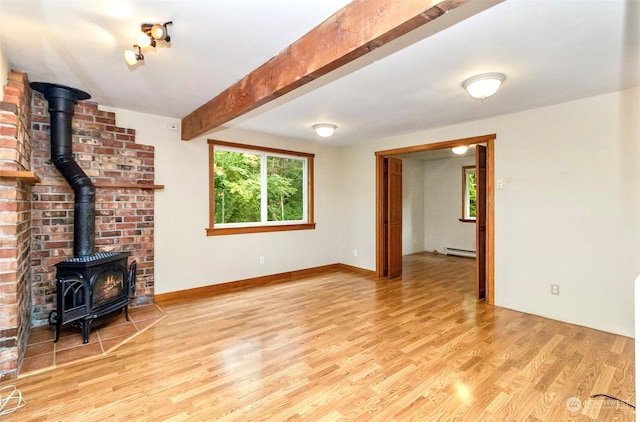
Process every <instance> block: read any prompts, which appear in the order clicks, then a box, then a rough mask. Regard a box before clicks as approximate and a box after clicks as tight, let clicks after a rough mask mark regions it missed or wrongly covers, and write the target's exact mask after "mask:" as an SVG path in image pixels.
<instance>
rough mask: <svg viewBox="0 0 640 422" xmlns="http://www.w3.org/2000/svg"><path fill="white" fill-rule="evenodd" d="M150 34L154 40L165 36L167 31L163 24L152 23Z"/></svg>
mask: <svg viewBox="0 0 640 422" xmlns="http://www.w3.org/2000/svg"><path fill="white" fill-rule="evenodd" d="M151 36H152V37H153V38H155V39H156V40H163V39H165V37H166V36H167V31H166V30H165V28H164V25H160V24H159V23H157V24H155V25H153V26H152V27H151Z"/></svg>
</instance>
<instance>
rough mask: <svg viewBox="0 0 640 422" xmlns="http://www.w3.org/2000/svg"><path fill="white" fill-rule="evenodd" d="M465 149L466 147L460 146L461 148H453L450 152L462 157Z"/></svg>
mask: <svg viewBox="0 0 640 422" xmlns="http://www.w3.org/2000/svg"><path fill="white" fill-rule="evenodd" d="M467 149H468V147H467V146H466V145H462V146H459V147H453V148H451V151H452V152H453V153H454V154H457V155H462V154H464V153H465V152H467Z"/></svg>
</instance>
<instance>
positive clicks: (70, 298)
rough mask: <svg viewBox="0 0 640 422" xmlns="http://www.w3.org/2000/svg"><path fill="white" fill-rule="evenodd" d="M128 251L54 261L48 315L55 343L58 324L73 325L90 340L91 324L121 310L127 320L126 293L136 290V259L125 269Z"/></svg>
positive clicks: (127, 301) (83, 339) (86, 339)
mask: <svg viewBox="0 0 640 422" xmlns="http://www.w3.org/2000/svg"><path fill="white" fill-rule="evenodd" d="M128 257H129V253H128V252H99V253H96V254H93V255H90V256H85V257H78V258H72V259H68V260H66V261H63V262H60V263H58V264H56V270H57V271H56V289H57V291H56V298H57V306H56V310H54V311H51V313H50V314H49V324H51V325H52V326H53V327H54V332H55V336H54V340H53V341H54V343H55V342H57V341H58V336H59V333H60V327H61V326H62V325H64V324H73V325H75V326H79V327H80V328H81V329H82V341H83V343H88V342H89V330H90V327H91V323H92V322H93V321H94V320H96V319H98V318H101V317H103V316H105V315H108V314H111V313H114V312H116V311H121V310H122V309H124V312H125V317H126V319H127V321H128V320H129V295H130V294H133V293H135V285H136V275H135V274H136V262H135V261H134V262H133V263H132V264H131V267H129V268H127V259H128Z"/></svg>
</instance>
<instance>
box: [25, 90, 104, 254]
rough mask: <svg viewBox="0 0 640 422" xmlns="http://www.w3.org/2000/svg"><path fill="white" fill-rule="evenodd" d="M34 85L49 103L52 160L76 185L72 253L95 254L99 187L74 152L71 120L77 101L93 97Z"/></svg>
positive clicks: (63, 174) (74, 185) (74, 187)
mask: <svg viewBox="0 0 640 422" xmlns="http://www.w3.org/2000/svg"><path fill="white" fill-rule="evenodd" d="M31 88H32V89H34V90H35V91H38V92H41V93H42V94H44V98H45V99H46V100H47V101H48V102H49V116H50V119H51V120H50V131H51V133H50V135H51V136H50V137H51V161H52V162H53V164H54V165H55V166H56V168H57V169H58V170H59V171H60V173H61V174H62V176H63V177H64V178H65V179H66V180H67V182H68V183H69V185H70V186H71V187H72V188H73V192H74V194H75V199H74V216H73V256H74V257H76V258H79V257H84V256H89V255H92V254H93V249H94V245H95V238H96V235H95V210H96V205H95V200H96V189H95V187H94V186H93V183H92V182H91V179H89V177H88V176H87V175H86V174H85V172H84V171H83V170H82V168H80V166H79V165H78V163H77V162H76V161H75V160H74V158H73V154H72V145H73V141H72V139H73V138H72V131H71V119H72V117H73V112H74V106H75V104H76V103H77V102H78V100H87V99H89V98H91V96H90V95H89V94H87V93H86V92H84V91H80V90H78V89H75V88H70V87H68V86H64V85H57V84H50V83H45V82H33V83H31Z"/></svg>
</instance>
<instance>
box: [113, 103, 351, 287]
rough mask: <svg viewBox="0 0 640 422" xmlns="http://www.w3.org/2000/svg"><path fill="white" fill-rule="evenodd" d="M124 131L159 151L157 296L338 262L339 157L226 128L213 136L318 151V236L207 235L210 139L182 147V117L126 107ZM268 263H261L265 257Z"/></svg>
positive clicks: (121, 116) (119, 114) (121, 120)
mask: <svg viewBox="0 0 640 422" xmlns="http://www.w3.org/2000/svg"><path fill="white" fill-rule="evenodd" d="M104 109H105V110H109V111H115V112H116V122H117V124H118V126H122V127H127V128H134V129H135V130H136V141H137V142H138V143H141V144H148V145H153V146H155V154H156V164H155V167H156V176H155V177H156V179H155V183H156V184H163V185H165V189H164V190H159V191H156V203H155V211H156V225H155V227H156V230H155V251H156V254H155V262H156V267H155V292H156V294H159V293H166V292H171V291H177V290H184V289H189V288H195V287H201V286H207V285H212V284H219V283H224V282H229V281H236V280H242V279H246V278H252V277H258V276H262V275H270V274H277V273H281V272H286V271H293V270H298V269H305V268H311V267H316V266H321V265H327V264H334V263H337V262H339V261H340V259H339V248H338V247H336V239H338V233H337V229H338V222H339V221H340V207H339V205H340V204H339V203H337V202H336V198H337V195H336V192H337V190H338V188H339V185H340V183H341V179H340V175H339V155H338V151H337V150H335V149H333V148H330V147H326V146H323V145H321V144H318V143H308V142H307V143H305V142H300V141H294V140H288V139H282V138H275V137H271V136H267V135H262V134H256V133H250V132H241V131H238V130H224V131H220V132H218V133H216V134H214V135H211V136H209V138H212V139H213V138H215V139H219V140H226V141H232V142H242V143H248V144H253V145H262V146H271V147H275V148H282V149H289V150H297V151H302V152H308V153H314V154H315V159H314V167H315V195H314V199H315V220H316V225H317V228H316V230H300V231H291V232H275V233H256V234H242V235H227V236H206V233H205V228H206V227H207V226H208V223H209V205H208V201H209V195H208V191H209V181H208V172H209V162H208V145H207V138H205V137H201V138H197V139H195V140H192V141H188V142H185V141H181V140H180V132H179V131H170V130H167V124H175V125H178V126H179V125H180V121H179V120H177V119H171V118H166V117H160V116H153V115H148V114H142V113H137V112H132V111H128V110H120V109H107V108H104ZM260 256H263V257H264V258H265V263H264V264H263V265H260V264H259V257H260Z"/></svg>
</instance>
